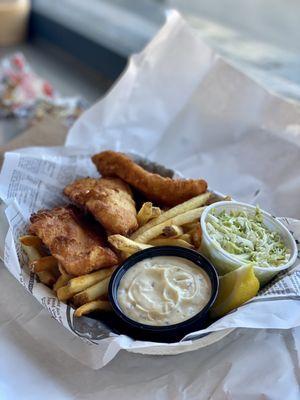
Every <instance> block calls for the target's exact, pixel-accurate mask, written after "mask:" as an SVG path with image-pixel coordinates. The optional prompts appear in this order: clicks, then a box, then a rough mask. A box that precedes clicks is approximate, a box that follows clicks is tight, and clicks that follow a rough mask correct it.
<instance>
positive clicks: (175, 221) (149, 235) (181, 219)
mask: <svg viewBox="0 0 300 400" xmlns="http://www.w3.org/2000/svg"><path fill="white" fill-rule="evenodd" d="M204 209H205V207H199V208H195V209H193V210H190V211H187V212H185V213H183V214H179V215H176V217H174V218H171V219H169V220H167V221H165V222H162V223H161V224H159V225H156V226H153V227H152V228H150V229H148V230H146V231H145V232H144V233H143V234H141V235H139V236H137V237H136V238H135V240H136V242H140V243H148V242H149V241H150V240H151V239H154V238H156V237H157V236H159V235H161V234H162V233H163V229H164V228H165V227H166V226H169V225H178V226H181V225H184V224H188V223H189V222H193V221H195V220H196V219H198V218H199V217H200V216H201V214H202V212H203V211H204Z"/></svg>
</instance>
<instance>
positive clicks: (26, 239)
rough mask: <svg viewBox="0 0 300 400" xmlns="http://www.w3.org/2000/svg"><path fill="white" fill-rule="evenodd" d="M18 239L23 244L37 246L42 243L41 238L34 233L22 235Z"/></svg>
mask: <svg viewBox="0 0 300 400" xmlns="http://www.w3.org/2000/svg"><path fill="white" fill-rule="evenodd" d="M19 240H20V242H21V243H22V244H23V245H24V246H33V247H36V248H39V247H41V246H42V245H43V242H42V241H41V239H40V238H39V237H38V236H34V235H24V236H21V237H20V238H19Z"/></svg>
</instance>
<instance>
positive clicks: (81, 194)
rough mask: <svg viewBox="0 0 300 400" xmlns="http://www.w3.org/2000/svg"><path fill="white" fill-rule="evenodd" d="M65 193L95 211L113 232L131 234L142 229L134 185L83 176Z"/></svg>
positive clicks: (72, 199)
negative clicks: (137, 211) (132, 191)
mask: <svg viewBox="0 0 300 400" xmlns="http://www.w3.org/2000/svg"><path fill="white" fill-rule="evenodd" d="M64 194H65V195H66V196H68V197H69V199H70V200H71V201H73V202H74V203H75V204H77V205H79V206H82V207H85V208H86V209H87V210H88V211H89V212H91V213H92V214H93V215H94V217H95V218H96V220H97V221H99V222H100V223H101V225H103V227H104V228H105V229H106V230H107V231H109V232H110V233H119V234H121V235H128V234H129V233H131V232H133V231H134V230H136V229H137V228H138V223H137V215H136V208H135V202H134V200H133V197H132V193H131V190H130V187H129V186H128V185H127V184H126V183H125V182H123V181H121V179H118V178H108V179H105V178H102V179H93V178H84V179H79V180H77V181H75V182H73V183H71V184H70V185H68V186H66V187H65V189H64Z"/></svg>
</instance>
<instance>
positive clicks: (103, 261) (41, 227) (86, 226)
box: [29, 206, 118, 275]
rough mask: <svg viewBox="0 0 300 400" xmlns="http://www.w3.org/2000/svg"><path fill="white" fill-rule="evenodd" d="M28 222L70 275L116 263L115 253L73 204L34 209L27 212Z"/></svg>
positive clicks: (81, 273)
mask: <svg viewBox="0 0 300 400" xmlns="http://www.w3.org/2000/svg"><path fill="white" fill-rule="evenodd" d="M30 222H31V224H30V226H29V232H30V233H32V234H35V235H37V236H38V237H39V238H40V239H41V240H42V242H43V243H44V244H45V245H46V246H47V247H48V248H49V250H50V252H51V254H52V255H53V256H54V257H55V258H56V259H57V260H58V261H59V262H60V263H61V265H62V267H63V268H64V269H65V271H66V272H67V273H68V274H70V275H83V274H87V273H89V272H91V271H94V270H97V269H100V268H106V267H112V266H113V265H116V264H117V263H118V258H117V256H116V255H115V253H114V252H113V251H112V250H111V249H109V248H108V247H106V246H105V244H104V240H103V238H102V237H101V235H100V234H99V233H98V232H96V231H95V229H94V226H93V225H92V224H90V223H89V222H87V221H85V220H84V219H83V214H82V212H81V211H80V210H79V209H77V208H76V207H74V206H66V207H58V208H54V209H53V210H41V211H38V212H37V213H36V214H32V215H31V217H30Z"/></svg>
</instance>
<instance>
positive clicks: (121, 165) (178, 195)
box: [92, 151, 207, 207]
mask: <svg viewBox="0 0 300 400" xmlns="http://www.w3.org/2000/svg"><path fill="white" fill-rule="evenodd" d="M92 160H93V163H94V164H95V165H96V167H97V169H98V171H99V172H100V173H101V175H102V176H104V177H107V176H117V177H119V178H121V179H123V180H124V181H125V182H127V183H129V184H130V185H132V186H133V187H134V188H135V189H137V190H138V191H140V192H141V193H142V194H143V195H144V196H145V197H146V198H147V199H149V200H152V201H154V202H157V203H158V204H160V205H165V206H171V207H172V206H175V205H177V204H180V203H182V202H184V201H186V200H189V199H191V198H192V197H195V196H197V195H199V194H201V193H204V192H205V191H206V189H207V183H206V181H204V180H203V179H171V178H164V177H162V176H160V175H158V174H153V173H151V172H148V171H146V170H144V169H143V168H142V167H140V166H139V165H137V164H136V163H135V162H134V161H132V160H131V159H130V158H129V157H127V156H126V155H125V154H122V153H118V152H115V151H103V152H102V153H99V154H95V155H94V156H93V157H92Z"/></svg>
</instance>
